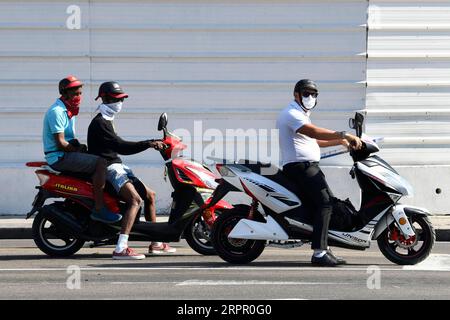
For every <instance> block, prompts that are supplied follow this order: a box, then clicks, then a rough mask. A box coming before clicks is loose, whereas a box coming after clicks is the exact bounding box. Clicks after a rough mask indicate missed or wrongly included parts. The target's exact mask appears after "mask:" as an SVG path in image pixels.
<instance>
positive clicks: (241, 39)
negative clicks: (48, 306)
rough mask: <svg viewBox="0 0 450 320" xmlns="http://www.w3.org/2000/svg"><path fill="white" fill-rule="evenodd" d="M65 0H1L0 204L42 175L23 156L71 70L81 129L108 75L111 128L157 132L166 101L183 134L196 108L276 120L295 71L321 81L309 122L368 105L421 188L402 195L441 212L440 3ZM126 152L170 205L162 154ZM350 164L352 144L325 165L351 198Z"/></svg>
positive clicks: (340, 118) (32, 153) (211, 116)
mask: <svg viewBox="0 0 450 320" xmlns="http://www.w3.org/2000/svg"><path fill="white" fill-rule="evenodd" d="M70 4H72V3H69V2H67V1H5V0H0V44H1V46H0V71H1V72H0V92H1V93H2V99H1V100H0V171H1V173H2V175H1V176H2V181H1V182H2V186H3V187H2V192H0V214H23V213H25V212H26V211H27V210H29V208H30V204H31V201H32V199H33V196H34V193H35V190H34V186H35V184H36V183H37V179H36V178H35V176H34V174H33V170H31V169H29V168H25V167H24V166H23V164H24V163H25V162H26V161H30V160H40V159H42V158H43V154H42V147H41V130H42V117H43V113H44V112H45V110H46V109H47V108H48V106H49V105H50V104H51V103H53V101H54V100H55V99H56V98H57V83H58V81H59V80H60V79H61V78H62V77H64V76H66V75H67V74H74V75H76V76H78V77H79V78H80V79H82V80H83V81H84V82H85V83H86V85H85V88H84V101H83V104H82V112H81V115H80V116H79V121H78V127H77V131H78V135H79V137H80V138H81V140H84V141H85V138H86V130H87V126H88V124H89V121H90V119H91V117H92V116H93V115H94V110H95V108H96V103H95V102H94V101H93V98H94V97H95V94H96V92H97V90H98V86H99V85H100V83H102V82H103V81H107V80H116V81H119V82H120V83H121V84H122V86H123V87H124V88H125V90H126V91H127V92H128V93H129V94H130V98H129V99H128V100H127V101H126V104H125V107H124V109H123V112H122V113H121V114H120V116H119V118H118V119H117V121H116V126H117V129H118V132H119V134H120V135H121V136H122V137H124V138H126V139H130V140H138V139H144V138H149V137H159V133H158V132H157V131H156V123H157V118H158V116H159V114H160V113H162V112H167V113H168V114H169V127H170V128H171V129H177V128H186V129H189V130H190V131H191V132H192V131H193V128H194V121H196V120H202V121H203V128H204V129H207V128H218V129H220V130H222V131H223V132H224V131H225V129H226V128H243V129H245V130H247V129H249V128H255V129H258V128H269V129H270V128H273V127H274V125H275V123H274V120H275V118H276V116H277V113H278V112H279V111H280V109H281V108H283V107H284V106H285V105H286V104H287V103H288V102H289V100H290V99H291V96H292V89H293V86H294V84H295V82H296V81H297V80H299V79H301V78H306V77H308V78H312V79H315V80H317V82H318V83H319V86H320V89H321V93H320V97H319V101H320V102H319V105H318V107H317V108H316V110H315V112H314V116H313V121H314V122H315V123H316V124H318V125H321V126H326V127H329V128H333V129H336V130H344V129H346V127H347V118H348V117H350V116H351V115H353V114H354V112H355V110H362V109H367V111H368V115H369V118H368V124H367V127H366V129H367V131H368V133H370V134H373V135H380V136H384V137H385V138H386V142H385V144H384V145H383V147H384V149H383V151H382V153H381V155H382V156H383V157H386V158H387V160H388V161H392V162H393V163H394V165H396V166H397V168H399V170H400V171H401V172H402V173H404V174H405V176H406V177H407V178H409V179H410V180H411V182H412V184H413V185H414V187H415V188H416V197H415V198H414V199H411V200H407V201H411V202H414V203H415V204H418V205H422V206H426V207H429V208H430V209H432V210H434V211H445V209H446V207H447V205H448V201H447V200H446V199H445V195H446V192H447V193H448V192H449V191H448V190H450V189H449V187H450V186H449V185H448V182H447V181H446V179H445V175H446V174H448V173H449V172H448V167H445V165H446V164H448V163H449V162H448V160H450V159H449V158H450V153H449V152H448V151H449V150H448V148H449V145H448V143H449V141H450V140H449V139H448V137H449V134H448V133H449V131H448V130H449V129H448V128H449V126H448V121H449V115H450V114H449V111H448V110H449V108H448V101H449V100H448V98H449V97H450V78H448V77H449V73H448V70H450V65H449V61H450V59H449V58H450V49H449V48H450V43H449V39H450V38H449V32H448V31H449V28H450V25H449V21H450V19H449V17H450V3H449V2H448V1H433V2H428V1H378V0H377V1H372V0H370V1H365V0H338V1H335V0H333V1H331V0H328V1H326V0H320V1H313V0H310V1H306V0H296V1H294V0H282V1H268V0H246V1H237V0H236V1H234V0H231V1H225V0H212V1H211V0H210V1H207V0H198V1H181V0H179V1H174V0H172V1H144V0H136V1H126V2H124V1H111V0H110V1H106V0H105V1H103V0H102V1H77V2H76V4H77V5H78V6H79V7H80V8H81V29H80V30H69V29H67V26H66V20H67V18H68V17H69V14H67V13H66V9H67V7H68V6H69V5H70ZM369 6H370V7H369ZM368 7H369V11H367V9H368ZM367 23H368V31H367V29H366V28H367ZM366 36H368V37H367V38H366ZM366 54H367V55H368V58H367V57H366ZM366 72H367V75H366ZM366 80H367V88H366ZM366 100H367V101H366ZM405 143H406V145H405ZM202 144H203V141H202V139H197V140H196V141H195V145H193V146H192V148H193V149H195V150H198V148H201V146H202ZM123 159H124V160H125V161H126V162H127V163H128V164H129V165H130V166H132V167H133V168H135V171H136V172H137V173H138V174H139V175H140V176H142V178H143V180H144V181H145V182H147V183H148V184H149V185H150V186H152V187H153V188H154V189H155V190H156V191H157V192H158V209H159V211H164V209H165V208H167V207H168V206H169V201H170V190H171V188H170V186H169V184H168V183H165V182H164V180H163V179H162V174H163V162H162V161H161V159H160V157H159V154H158V153H156V152H152V151H147V152H144V153H141V154H139V155H135V156H130V157H123ZM350 164H351V163H350V161H349V159H348V157H346V156H340V157H337V158H335V159H329V160H327V161H324V163H323V165H324V167H325V172H326V174H327V176H328V178H329V181H330V185H331V186H332V188H333V189H334V190H335V193H336V195H338V196H341V197H347V196H348V195H349V194H350V195H351V196H350V198H351V199H352V200H353V201H355V202H357V201H358V199H359V197H358V192H357V188H356V186H355V185H354V182H352V181H351V179H350V177H349V176H348V169H349V166H350ZM425 164H426V165H427V166H424V165H425ZM428 165H432V167H431V168H430V167H428ZM447 176H448V175H447ZM447 180H448V179H447ZM437 187H440V188H441V189H442V190H443V192H442V193H441V194H440V195H436V194H435V193H434V192H433V191H434V190H435V189H436V188H437Z"/></svg>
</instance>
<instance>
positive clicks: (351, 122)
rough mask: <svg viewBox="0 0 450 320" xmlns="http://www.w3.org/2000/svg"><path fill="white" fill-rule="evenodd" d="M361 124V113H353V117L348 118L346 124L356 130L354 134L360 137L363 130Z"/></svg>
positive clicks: (362, 118) (362, 120) (362, 119)
mask: <svg viewBox="0 0 450 320" xmlns="http://www.w3.org/2000/svg"><path fill="white" fill-rule="evenodd" d="M363 124H364V116H363V115H362V113H359V112H357V113H355V117H354V118H350V119H348V126H349V127H350V128H351V129H355V130H356V135H357V136H358V137H360V138H361V135H362V130H363Z"/></svg>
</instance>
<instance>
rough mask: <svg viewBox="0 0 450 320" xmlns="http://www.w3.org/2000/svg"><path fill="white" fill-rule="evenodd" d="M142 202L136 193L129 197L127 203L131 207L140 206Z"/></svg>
mask: <svg viewBox="0 0 450 320" xmlns="http://www.w3.org/2000/svg"><path fill="white" fill-rule="evenodd" d="M142 202H143V200H142V198H141V197H140V196H139V195H137V194H136V195H133V196H132V197H131V199H130V202H129V204H130V205H131V206H133V207H140V206H141V205H142Z"/></svg>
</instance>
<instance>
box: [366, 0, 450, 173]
mask: <svg viewBox="0 0 450 320" xmlns="http://www.w3.org/2000/svg"><path fill="white" fill-rule="evenodd" d="M368 25H369V33H368V62H367V110H368V114H369V121H368V125H367V131H368V132H369V133H371V134H373V135H380V136H384V137H386V138H385V143H384V148H385V149H384V153H385V155H386V156H387V158H388V159H389V160H390V161H392V162H393V163H394V164H398V165H423V164H427V165H432V164H436V165H448V164H450V125H449V122H450V1H448V0H447V1H443V0H441V1H413V0H409V1H392V0H389V1H388V0H370V7H369V23H368Z"/></svg>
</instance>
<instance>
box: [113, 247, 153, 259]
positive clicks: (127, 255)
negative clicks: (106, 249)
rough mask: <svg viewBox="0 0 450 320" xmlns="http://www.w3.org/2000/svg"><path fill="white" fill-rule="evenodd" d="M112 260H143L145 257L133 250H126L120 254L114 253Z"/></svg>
mask: <svg viewBox="0 0 450 320" xmlns="http://www.w3.org/2000/svg"><path fill="white" fill-rule="evenodd" d="M112 258H113V259H114V260H142V259H145V255H143V254H140V253H137V252H136V251H134V250H133V249H131V248H126V249H123V251H122V252H120V253H117V252H116V251H114V252H113V255H112Z"/></svg>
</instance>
